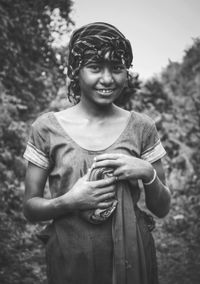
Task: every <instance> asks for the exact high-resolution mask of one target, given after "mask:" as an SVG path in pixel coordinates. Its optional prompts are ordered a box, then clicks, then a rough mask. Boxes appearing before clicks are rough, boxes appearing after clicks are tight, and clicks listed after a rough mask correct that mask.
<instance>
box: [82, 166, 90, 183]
mask: <svg viewBox="0 0 200 284" xmlns="http://www.w3.org/2000/svg"><path fill="white" fill-rule="evenodd" d="M90 173H91V168H89V169H88V171H87V173H86V174H85V175H84V176H83V177H82V178H83V180H85V181H89V177H90Z"/></svg>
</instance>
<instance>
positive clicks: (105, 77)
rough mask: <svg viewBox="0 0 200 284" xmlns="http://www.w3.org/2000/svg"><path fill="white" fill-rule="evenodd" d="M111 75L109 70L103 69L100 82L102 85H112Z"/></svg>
mask: <svg viewBox="0 0 200 284" xmlns="http://www.w3.org/2000/svg"><path fill="white" fill-rule="evenodd" d="M113 81H114V80H113V74H112V71H111V70H110V68H108V67H104V68H103V69H102V72H101V79H100V82H101V83H102V84H104V85H110V84H112V83H113Z"/></svg>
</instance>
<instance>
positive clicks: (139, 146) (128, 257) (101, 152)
mask: <svg viewBox="0 0 200 284" xmlns="http://www.w3.org/2000/svg"><path fill="white" fill-rule="evenodd" d="M131 63H132V49H131V45H130V42H129V41H128V40H127V39H126V38H125V37H124V35H123V34H122V33H121V32H120V31H119V30H118V29H117V28H115V27H114V26H112V25H110V24H107V23H101V22H97V23H92V24H89V25H86V26H83V27H81V28H79V29H77V30H76V31H75V32H74V33H73V34H72V36H71V40H70V44H69V60H68V77H69V78H70V85H69V92H68V96H69V99H73V100H74V102H75V105H74V106H73V107H71V108H68V109H66V110H62V111H59V112H49V113H46V114H44V115H42V116H40V117H39V118H38V119H37V120H36V121H35V122H34V123H33V125H32V131H31V134H30V138H29V141H28V144H27V148H26V151H25V153H24V157H25V158H26V159H27V160H28V161H29V163H28V168H27V174H26V182H25V184H26V191H25V200H24V213H25V216H26V217H27V218H28V219H29V220H30V221H34V222H36V221H44V220H53V222H52V224H51V225H49V226H48V227H47V228H46V230H45V231H44V232H43V233H42V235H43V237H45V243H46V256H47V276H48V281H49V283H50V284H82V283H85V284H129V283H136V284H155V283H158V280H157V268H156V256H155V247H154V242H153V238H152V235H151V232H150V230H151V229H152V227H153V221H152V217H149V216H148V215H147V214H146V213H144V212H143V211H141V210H140V209H139V207H138V206H137V203H138V201H139V198H140V187H139V182H138V181H139V180H141V181H142V182H143V186H144V190H145V200H146V205H147V208H148V209H149V210H150V211H151V212H152V213H153V214H154V215H156V216H158V217H164V216H165V215H166V214H167V213H168V211H169V206H170V192H169V189H168V188H167V187H166V185H165V176H164V172H163V167H162V162H161V158H162V157H163V156H164V155H165V150H164V148H163V146H162V144H161V142H160V139H159V137H158V133H157V130H156V127H155V124H154V122H153V121H152V120H151V119H150V118H149V117H147V116H145V115H143V114H140V113H137V112H134V111H131V112H129V111H126V110H124V109H121V108H119V107H118V106H116V105H115V101H116V100H117V99H118V98H119V96H120V95H121V94H122V93H123V89H124V88H125V86H126V85H127V80H128V69H129V68H130V66H131ZM47 179H48V180H49V187H50V191H51V199H45V198H44V187H45V184H46V181H47Z"/></svg>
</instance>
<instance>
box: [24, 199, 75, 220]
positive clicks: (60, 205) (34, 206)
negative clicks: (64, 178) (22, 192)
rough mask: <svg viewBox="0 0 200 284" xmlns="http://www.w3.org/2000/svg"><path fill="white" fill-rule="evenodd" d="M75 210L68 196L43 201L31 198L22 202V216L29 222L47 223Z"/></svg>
mask: <svg viewBox="0 0 200 284" xmlns="http://www.w3.org/2000/svg"><path fill="white" fill-rule="evenodd" d="M73 210H75V208H74V205H73V202H72V198H71V197H70V194H65V198H63V196H60V197H57V198H53V199H45V198H43V197H32V198H30V199H28V200H26V201H25V202H24V215H25V217H26V218H27V219H28V220H29V221H31V222H40V221H47V220H51V219H55V218H58V217H60V216H63V215H65V214H67V213H69V212H72V211H73Z"/></svg>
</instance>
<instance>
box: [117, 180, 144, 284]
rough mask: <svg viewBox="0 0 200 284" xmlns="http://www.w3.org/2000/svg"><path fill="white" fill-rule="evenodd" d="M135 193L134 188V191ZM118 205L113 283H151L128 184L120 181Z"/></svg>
mask: <svg viewBox="0 0 200 284" xmlns="http://www.w3.org/2000/svg"><path fill="white" fill-rule="evenodd" d="M133 190H134V189H133ZM117 199H118V206H117V209H116V211H115V214H114V216H113V223H112V235H113V244H114V256H113V283H112V284H121V283H124V284H133V283H137V284H149V283H148V280H147V276H146V275H147V273H146V263H145V257H144V256H142V255H143V254H144V252H143V250H144V248H143V244H142V239H141V236H140V231H139V228H138V225H137V220H136V214H135V209H134V202H133V199H132V195H131V193H130V189H129V184H128V182H124V181H121V182H118V185H117Z"/></svg>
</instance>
